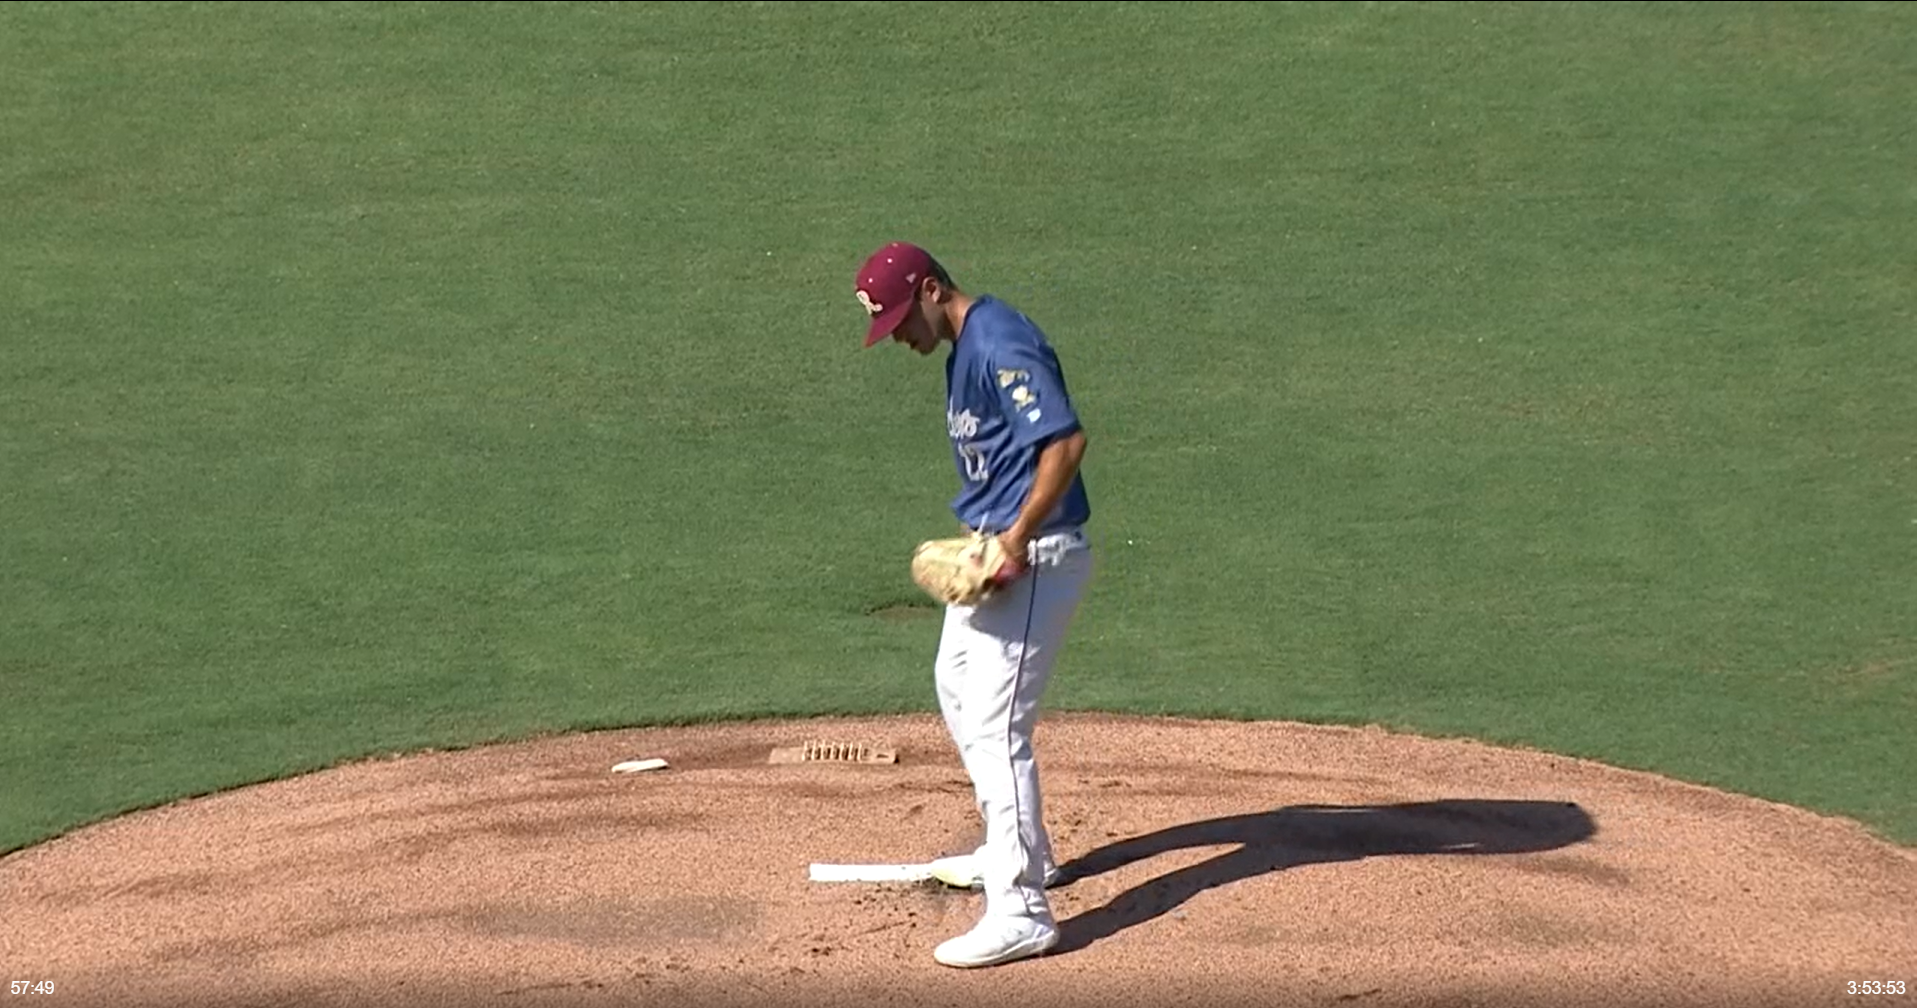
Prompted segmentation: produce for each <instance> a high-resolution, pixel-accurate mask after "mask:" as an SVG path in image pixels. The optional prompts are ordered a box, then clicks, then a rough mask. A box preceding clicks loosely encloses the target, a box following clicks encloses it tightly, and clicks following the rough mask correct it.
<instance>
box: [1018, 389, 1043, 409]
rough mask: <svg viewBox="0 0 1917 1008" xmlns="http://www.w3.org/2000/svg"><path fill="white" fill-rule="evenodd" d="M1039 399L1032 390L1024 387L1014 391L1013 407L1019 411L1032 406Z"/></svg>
mask: <svg viewBox="0 0 1917 1008" xmlns="http://www.w3.org/2000/svg"><path fill="white" fill-rule="evenodd" d="M1037 399H1038V396H1036V395H1033V394H1032V390H1031V389H1029V388H1026V387H1025V386H1023V385H1020V386H1019V387H1017V388H1015V389H1013V390H1012V405H1014V406H1016V407H1018V408H1019V409H1024V408H1025V407H1027V406H1030V405H1031V404H1032V403H1033V402H1035V401H1037Z"/></svg>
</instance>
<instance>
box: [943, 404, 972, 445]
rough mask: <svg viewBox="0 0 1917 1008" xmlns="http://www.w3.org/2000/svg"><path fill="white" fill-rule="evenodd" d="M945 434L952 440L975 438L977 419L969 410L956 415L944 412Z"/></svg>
mask: <svg viewBox="0 0 1917 1008" xmlns="http://www.w3.org/2000/svg"><path fill="white" fill-rule="evenodd" d="M945 433H946V435H947V436H948V437H951V438H953V439H958V438H970V437H977V436H978V417H976V416H973V415H972V411H971V410H962V411H960V412H958V413H954V412H952V411H951V410H946V411H945Z"/></svg>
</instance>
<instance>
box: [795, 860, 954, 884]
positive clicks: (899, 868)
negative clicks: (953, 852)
mask: <svg viewBox="0 0 1917 1008" xmlns="http://www.w3.org/2000/svg"><path fill="white" fill-rule="evenodd" d="M931 877H932V866H931V865H929V864H866V865H860V864H814V865H813V866H812V881H814V882H923V881H925V880H926V879H929V878H931Z"/></svg>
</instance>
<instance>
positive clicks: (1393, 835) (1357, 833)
mask: <svg viewBox="0 0 1917 1008" xmlns="http://www.w3.org/2000/svg"><path fill="white" fill-rule="evenodd" d="M817 741H824V742H827V743H844V744H868V745H876V746H882V747H884V748H885V749H886V750H887V751H889V752H892V753H895V754H896V760H895V761H893V762H889V763H884V762H869V763H851V762H818V761H811V762H797V763H776V764H775V763H771V762H769V761H768V756H769V754H770V753H771V752H772V750H773V749H775V748H779V747H792V746H803V745H805V744H807V743H808V742H817ZM1037 747H1038V753H1039V760H1040V765H1041V770H1042V773H1043V779H1044V783H1045V786H1046V788H1047V791H1046V795H1045V797H1046V801H1047V806H1046V814H1047V820H1048V822H1049V823H1050V825H1051V829H1052V833H1053V839H1054V843H1055V846H1056V848H1057V853H1058V855H1059V857H1060V859H1061V867H1062V868H1063V869H1064V872H1065V875H1066V881H1065V882H1064V883H1063V884H1062V885H1060V886H1059V887H1058V888H1056V889H1054V890H1053V891H1052V900H1053V908H1054V911H1055V914H1056V916H1057V917H1058V919H1059V921H1060V927H1061V931H1062V934H1063V938H1062V940H1061V943H1060V945H1059V947H1058V948H1057V949H1055V950H1054V951H1053V952H1052V953H1051V954H1049V955H1046V956H1044V957H1042V958H1038V959H1033V960H1026V961H1023V962H1018V963H1013V964H1009V965H1005V966H1000V967H995V968H991V969H986V970H964V971H961V970H953V969H949V968H946V967H943V966H940V965H938V964H936V963H934V962H933V960H932V956H931V952H932V948H933V946H934V945H936V944H937V943H938V942H939V941H940V940H942V939H944V938H946V937H949V936H951V935H954V934H958V933H960V932H962V931H964V930H966V929H967V928H969V927H970V926H971V925H972V923H973V922H974V920H975V919H976V916H977V914H978V913H979V910H980V908H981V897H980V896H979V895H978V894H976V893H973V892H969V891H962V890H952V889H947V888H944V887H942V886H940V885H939V884H937V883H935V882H911V881H906V882H883V883H870V882H815V881H812V879H811V876H810V868H811V866H812V865H813V864H920V863H923V862H925V861H928V860H930V859H931V858H933V857H936V856H938V855H941V854H947V853H955V852H959V851H965V850H970V849H971V848H972V847H973V846H974V845H975V844H976V842H977V838H978V831H979V823H978V820H977V814H976V811H975V809H974V807H973V804H972V799H971V790H970V786H969V784H968V782H967V780H966V778H965V775H964V772H963V770H962V769H961V767H960V765H959V762H958V757H957V753H956V752H955V751H954V750H953V749H952V746H951V743H950V742H949V740H948V739H947V738H946V737H945V735H944V733H943V727H942V725H941V724H940V723H939V722H938V720H937V719H936V718H933V717H929V716H928V717H901V718H882V719H828V720H817V721H802V722H777V723H743V724H727V725H718V726H701V727H688V728H673V729H646V730H632V731H618V732H604V733H597V734H590V735H583V736H572V737H565V738H554V739H542V740H537V741H532V742H526V743H523V744H514V745H500V746H493V747H486V748H478V749H471V750H464V751H458V752H438V753H427V754H420V755H413V756H408V757H405V758H399V759H390V760H381V761H372V762H365V763H359V764H354V765H349V766H344V767H341V768H338V769H334V770H328V771H326V772H323V773H316V774H312V775H310V776H305V777H300V778H295V779H289V780H284V781H279V782H274V783H270V784H264V785H259V786H255V787H248V788H243V789H238V790H235V791H231V792H226V793H222V794H218V795H213V796H209V797H206V798H201V799H195V800H189V801H183V802H179V803H177V804H174V805H170V806H167V807H164V808H158V809H154V810H150V811H146V812H141V813H137V814H131V815H127V816H124V817H121V818H119V819H116V820H112V821H109V822H105V823H101V824H99V825H97V826H93V827H90V828H87V829H82V830H78V831H76V832H74V833H72V834H69V835H67V836H64V837H61V838H59V839H57V840H53V841H50V842H48V843H46V844H43V845H39V846H36V847H33V848H29V849H27V850H25V851H21V852H18V853H16V854H14V855H12V856H10V857H7V858H5V859H3V860H0V953H3V954H0V958H3V959H4V961H5V966H6V971H5V972H6V974H7V976H6V979H8V980H29V979H30V980H35V981H48V980H50V981H53V982H54V984H55V985H56V987H55V990H54V993H52V994H48V995H43V996H33V997H28V996H21V997H14V998H13V999H12V1000H13V1001H14V1002H17V1003H19V1004H23V1005H27V1004H46V1005H65V1006H80V1005H86V1006H93V1005H100V1006H107V1005H113V1006H128V1008H143V1006H152V1008H159V1006H173V1005H188V1004H191V1005H216V1006H217V1005H228V1006H239V1005H248V1006H251V1005H261V1006H265V1005H276V1006H277V1005H298V1006H305V1005H314V1006H349V1005H350V1006H363V1005H371V1006H388V1005H390V1006H400V1005H405V1006H412V1005H449V1006H450V1005H498V1006H528V1008H533V1006H561V1005H563V1006H568V1008H570V1006H574V1005H580V1006H590V1005H607V1006H611V1005H655V1004H659V1005H666V1004H670V1005H694V1006H697V1005H715V1006H719V1005H741V1006H743V1005H788V1004H794V1005H799V1004H803V1005H820V1006H845V1008H853V1006H871V1005H900V1006H934V1005H938V1006H947V1005H949V1006H976V1005H995V1004H1005V1005H1023V1006H1033V1008H1043V1006H1050V1005H1060V1006H1078V1005H1085V1006H1100V1008H1117V1006H1129V1005H1181V1004H1189V1005H1327V1006H1332V1005H1342V1006H1360V1008H1374V1006H1407V1008H1408V1006H1431V1008H1436V1006H1445V1008H1460V1006H1479V1005H1482V1006H1518V1005H1525V1006H1532V1005H1540V1006H1541V1005H1551V1006H1579V1005H1585V1004H1589V1005H1593V1006H1596V1005H1619V1006H1637V1005H1642V1006H1651V1005H1659V1006H1664V1005H1670V1006H1691V1005H1696V1006H1705V1005H1710V1006H1718V1005H1725V1006H1729V1005H1739V1006H1771V1005H1775V1006H1779V1008H1783V1006H1806V1008H1808V1006H1822V1005H1858V1004H1883V1005H1896V1004H1910V1005H1917V855H1914V854H1913V852H1911V851H1909V850H1907V849H1904V848H1900V847H1896V846H1893V845H1890V844H1886V843H1883V842H1881V841H1879V840H1877V839H1875V838H1873V837H1872V836H1870V835H1869V834H1868V833H1867V832H1866V831H1864V830H1863V829H1861V828H1860V827H1858V826H1857V825H1855V824H1854V823H1850V822H1848V821H1845V820H1839V819H1832V818H1827V817H1822V816H1817V815H1813V814H1810V813H1807V812H1804V811H1801V810H1797V809H1792V808H1788V807H1783V806H1779V805H1775V804H1771V803H1768V802H1763V801H1758V800H1754V799H1750V798H1745V797H1740V796H1735V795H1729V794H1724V793H1721V792H1716V791H1712V790H1708V789H1705V788H1701V787H1695V786H1690V785H1686V784H1682V783H1678V782H1674V781H1671V780H1667V779H1664V778H1660V777H1656V776H1653V775H1649V774H1643V773H1636V772H1629V771H1624V770H1619V769H1615V768H1611V767H1606V766H1602V765H1597V764H1593V763H1589V762H1585V761H1579V760H1573V759H1567V758H1563V757H1558V756H1553V755H1549V754H1545V753H1536V752H1525V751H1511V750H1504V749H1498V748H1493V747H1489V746H1484V745H1478V744H1473V743H1469V742H1462V741H1452V740H1433V739H1424V738H1417V737H1407V736H1403V735H1398V734H1392V733H1388V732H1384V731H1378V730H1366V729H1345V728H1325V727H1311V726H1303V725H1297V724H1288V723H1259V724H1240V723H1223V722H1207V721H1189V720H1163V719H1140V718H1113V717H1104V716H1089V715H1064V714H1052V715H1049V716H1048V717H1047V718H1046V719H1045V720H1044V721H1043V722H1042V723H1041V726H1040V729H1039V732H1038V736H1037ZM650 758H661V759H664V760H665V761H666V764H667V765H666V767H665V768H664V769H655V770H650V771H646V772H640V773H615V772H613V771H612V769H611V768H612V767H613V766H614V765H616V764H620V763H622V762H626V761H631V760H637V759H650ZM1887 981H1888V982H1893V983H1895V982H1901V983H1902V984H1903V989H1904V990H1905V991H1907V992H1909V993H1905V994H1902V995H1897V994H1876V995H1860V994H1854V993H1852V990H1854V988H1852V987H1851V986H1849V985H1850V984H1852V983H1853V982H1862V983H1869V982H1876V983H1879V984H1882V983H1884V982H1887ZM1866 989H1872V988H1866ZM1875 989H1877V990H1894V989H1895V988H1886V987H1881V986H1880V987H1878V988H1875Z"/></svg>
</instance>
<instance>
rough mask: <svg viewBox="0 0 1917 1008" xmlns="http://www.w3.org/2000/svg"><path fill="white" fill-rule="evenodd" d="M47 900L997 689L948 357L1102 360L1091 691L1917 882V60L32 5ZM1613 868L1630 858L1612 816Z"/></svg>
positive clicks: (7, 261)
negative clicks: (504, 745) (957, 513)
mask: <svg viewBox="0 0 1917 1008" xmlns="http://www.w3.org/2000/svg"><path fill="white" fill-rule="evenodd" d="M0 68H4V72H0V368H3V369H4V370H3V371H0V375H3V376H4V377H3V380H0V515H4V519H5V521H4V539H3V540H0V780H4V786H3V787H0V851H6V850H10V849H16V848H19V847H21V846H24V845H28V844H31V843H33V842H36V841H38V840H41V839H44V838H47V837H49V836H52V835H55V834H57V833H59V832H60V831H63V830H66V829H70V828H73V827H75V826H77V825H80V824H83V823H86V822H90V821H95V820H98V819H100V818H103V817H106V816H109V815H112V814H115V813H118V812H120V811H123V810H127V809H131V808H136V807H140V806H144V805H149V804H152V803H156V802H161V801H165V800H168V799H171V798H174V797H177V796H181V795H186V794H192V793H200V792H205V791H208V790H213V789H218V788H224V787H230V786H234V785H238V784H242V783H246V782H252V781H257V780H261V779H265V778H269V777H273V776H277V775H282V774H287V773H292V772H298V771H302V770H306V769H310V768H315V767H321V766H325V765H329V764H332V763H337V762H339V761H341V760H347V759H352V758H357V757H359V756H362V755H365V754H370V753H382V752H392V751H399V750H406V749H410V748H414V747H423V746H455V745H464V744H472V743H478V742H484V741H488V740H496V739H504V738H510V737H519V736H524V735H527V734H530V733H535V732H545V731H564V730H572V729H585V728H595V727H609V726H622V725H642V724H651V723H666V722H684V721H690V720H698V719H712V718H727V717H740V716H749V715H785V714H802V713H859V712H895V711H903V710H930V709H932V704H933V697H932V692H931V681H930V661H931V655H932V649H933V646H934V644H935V636H936V623H935V622H934V620H932V619H931V618H930V617H911V618H905V619H895V618H875V617H874V616H873V615H871V612H872V611H873V610H875V609H878V608H882V607H886V606H890V605H895V604H897V603H901V602H908V601H911V600H912V599H913V598H914V592H915V589H913V588H912V586H911V584H910V582H909V581H908V580H907V579H906V576H905V568H904V558H905V556H906V554H907V553H908V552H909V550H910V548H911V546H912V545H913V544H914V543H916V542H917V541H918V540H919V539H921V538H925V537H927V536H928V535H932V534H944V532H943V530H946V529H949V528H950V527H951V520H950V516H949V514H948V513H947V512H946V511H945V510H944V508H945V504H946V501H947V498H948V497H949V496H950V494H951V493H952V491H953V490H954V488H955V477H954V475H953V473H952V471H951V464H950V461H949V456H948V449H947V448H946V444H945V440H944V424H943V392H942V381H943V379H942V372H941V368H940V367H939V364H938V362H937V359H934V360H931V361H927V360H923V359H920V358H917V357H914V356H913V355H911V354H910V353H908V352H906V351H904V350H902V349H900V348H897V347H891V346H886V347H880V348H876V349H874V350H871V351H864V350H862V349H860V347H859V336H860V334H861V332H862V312H861V311H860V309H859V306H858V304H857V302H856V301H855V300H854V299H853V297H852V290H851V274H852V270H853V269H854V268H855V267H856V265H857V264H858V262H859V260H860V259H861V258H862V257H863V256H864V255H865V253H867V252H868V251H870V250H871V248H873V247H876V246H877V245H878V244H880V243H882V242H884V241H886V240H889V239H892V238H907V239H910V240H914V241H918V242H921V243H923V244H925V245H927V246H928V247H930V248H931V249H932V250H933V251H934V252H935V253H937V254H938V255H940V256H941V258H942V259H944V260H945V262H946V264H947V265H948V266H949V267H951V268H952V270H953V271H954V273H955V274H956V276H957V279H958V280H959V282H960V283H961V284H963V285H964V286H966V287H967V288H968V289H971V290H973V291H975V292H979V291H982V292H990V293H994V294H997V295H999V296H1001V297H1004V298H1006V299H1008V300H1011V301H1013V302H1014V303H1016V304H1017V305H1019V306H1020V307H1021V308H1024V309H1025V310H1026V311H1028V312H1029V313H1031V314H1032V315H1033V316H1034V317H1035V318H1037V319H1038V320H1039V321H1040V323H1041V324H1043V325H1045V326H1046V327H1047V329H1048V331H1049V333H1050V335H1051V336H1052V338H1053V341H1054V343H1055V345H1056V346H1057V347H1058V349H1059V351H1060V353H1061V355H1062V356H1063V358H1064V361H1065V365H1066V368H1067V375H1068V378H1069V379H1070V381H1071V383H1072V388H1073V391H1074V393H1075V395H1076V397H1077V399H1078V403H1077V405H1078V407H1079V410H1080V412H1081V414H1082V415H1083V416H1084V417H1085V419H1086V423H1087V426H1088V430H1089V433H1090V435H1091V450H1090V453H1089V455H1088V456H1087V460H1086V475H1087V480H1088V482H1089V485H1090V488H1091V492H1092V494H1093V505H1094V508H1095V509H1096V516H1095V518H1094V524H1093V531H1094V534H1095V535H1096V536H1097V537H1098V541H1099V543H1100V544H1101V547H1102V554H1101V557H1102V559H1101V564H1102V566H1101V570H1100V573H1099V575H1098V580H1097V582H1096V584H1095V586H1094V590H1093V594H1092V596H1091V598H1090V600H1089V601H1088V603H1087V606H1086V608H1085V610H1084V611H1083V614H1082V618H1081V620H1080V622H1079V624H1078V627H1077V636H1076V638H1075V640H1074V642H1073V644H1072V645H1071V651H1070V653H1069V655H1068V657H1067V658H1066V661H1065V664H1064V665H1063V666H1062V667H1061V669H1060V673H1059V678H1058V679H1057V680H1056V684H1055V687H1054V690H1053V692H1052V694H1051V698H1050V699H1051V704H1052V706H1053V707H1055V708H1061V709H1063V708H1073V709H1120V710H1128V711H1136V712H1148V713H1149V712H1168V713H1184V714H1196V715H1222V716H1229V717H1241V718H1285V719H1300V720H1309V721H1323V722H1355V723H1371V722H1375V723H1380V724H1385V725H1390V726H1395V727H1399V728H1404V729H1407V730H1416V731H1420V732H1426V733H1432V734H1462V735H1470V736H1475V737H1479V738H1484V739H1488V740H1492V741H1497V742H1507V743H1521V744H1526V745H1532V746H1537V747H1543V748H1549V749H1553V750H1558V751H1561V752H1565V753H1571V754H1576V755H1580V756H1587V757H1592V758H1597V759H1602V760H1605V761H1608V762H1612V763H1616V764H1620V765H1624V766H1630V767H1637V768H1648V769H1654V770H1658V771H1661V772H1664V773H1668V774H1671V775H1673V776H1677V777H1681V778H1684V779H1688V780H1692V781H1697V782H1702V783H1706V784H1711V785H1715V786H1719V787H1724V788H1728V789H1731V790H1736V791H1740V792H1744V793H1750V794H1756V795H1761V796H1764V797H1767V798H1771V799H1774V800H1778V801H1784V802H1790V803H1795V804H1800V805H1804V806H1808V807H1811V808H1815V809H1819V810H1824V811H1829V812H1834V813H1840V814H1844V815H1849V816H1854V817H1856V818H1858V819H1860V820H1862V821H1864V822H1865V823H1867V824H1869V825H1870V826H1871V827H1872V828H1873V829H1875V830H1878V831H1879V832H1880V833H1881V835H1884V836H1886V837H1888V838H1891V839H1895V840H1897V841H1899V842H1902V843H1907V844H1909V843H1917V800H1914V799H1917V786H1913V783H1912V782H1913V780H1917V774H1914V773H1913V769H1917V764H1913V761H1912V759H1911V756H1910V752H1911V746H1912V727H1913V725H1914V724H1917V332H1914V331H1913V325H1914V324H1917V315H1914V313H1913V308H1914V307H1917V270H1913V268H1912V263H1913V262H1917V229H1913V228H1912V227H1911V221H1912V220H1913V219H1917V183H1913V180H1912V179H1913V176H1912V175H1911V166H1912V165H1913V164H1917V131H1913V129H1912V126H1911V121H1912V120H1911V117H1910V99H1911V96H1912V95H1913V94H1917V13H1914V12H1913V9H1912V8H1908V7H1904V6H1893V5H1891V4H1868V3H1865V4H1755V3H1748V4H1746V3H1718V4H1711V5H1706V4H1628V3H1613V4H1606V5H1597V4H1568V5H1567V4H1546V3H1538V4H1390V3H1382V4H1381V3H1363V4H1358V3H1351V4H1194V5H1190V6H1186V7H1176V6H1172V5H1168V4H1143V3H1117V4H1043V5H1039V4H1028V5H1019V6H1013V5H1002V6H1001V5H995V4H955V5H947V6H941V5H936V4H934V5H930V6H929V7H927V8H922V9H919V10H913V9H911V8H909V7H907V6H906V5H891V4H832V5H827V4H783V3H782V4H771V3H737V4H696V3H672V4H650V3H629V4H617V5H615V4H537V5H535V4H476V5H468V4H459V5H444V6H442V5H435V4H388V3H349V4H282V5H277V6H268V5H264V4H260V5H252V4H242V5H232V6H229V5H215V4H171V3H145V4H89V5H69V4H54V3H16V4H8V5H6V6H4V7H0ZM1600 826H1601V824H1600Z"/></svg>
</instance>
